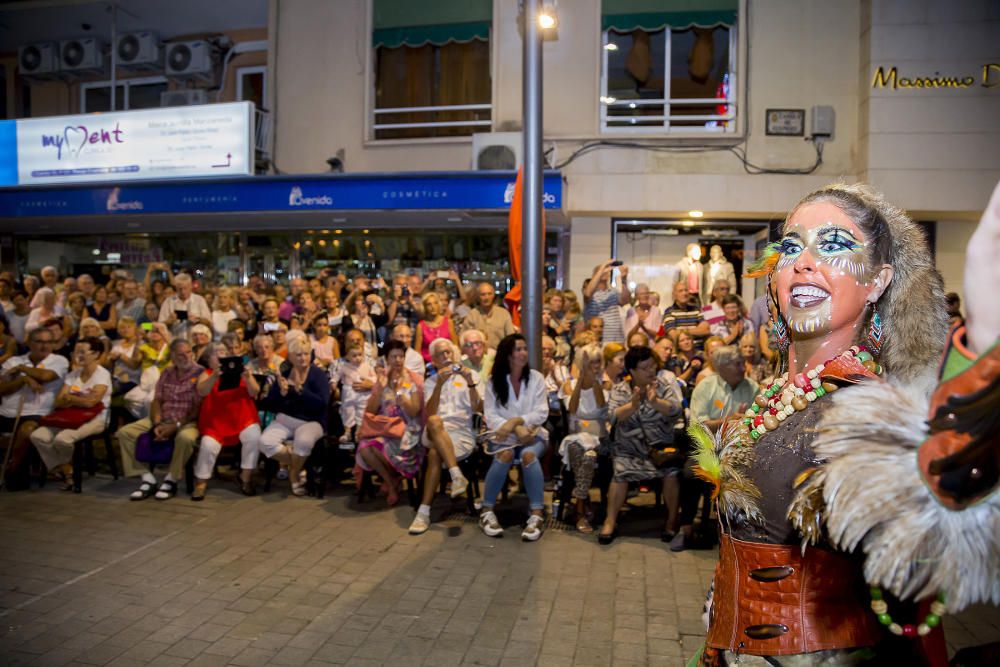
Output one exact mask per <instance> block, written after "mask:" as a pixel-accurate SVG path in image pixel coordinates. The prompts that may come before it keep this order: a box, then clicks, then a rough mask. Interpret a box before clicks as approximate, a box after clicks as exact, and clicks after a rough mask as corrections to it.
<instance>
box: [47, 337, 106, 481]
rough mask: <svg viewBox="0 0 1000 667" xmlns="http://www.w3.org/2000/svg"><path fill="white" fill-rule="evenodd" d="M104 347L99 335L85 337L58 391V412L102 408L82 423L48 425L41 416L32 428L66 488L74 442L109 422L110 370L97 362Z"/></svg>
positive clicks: (74, 354)
mask: <svg viewBox="0 0 1000 667" xmlns="http://www.w3.org/2000/svg"><path fill="white" fill-rule="evenodd" d="M101 349H102V345H101V341H100V340H98V339H96V338H83V339H80V340H79V341H77V343H76V347H75V348H74V349H73V370H72V371H70V372H69V373H68V374H67V375H66V377H65V378H64V379H63V385H62V388H61V389H60V390H59V393H58V394H57V395H56V402H55V407H56V412H55V413H53V414H59V410H60V408H84V409H88V410H93V409H95V408H97V407H98V406H100V411H99V412H98V413H97V414H96V415H94V416H92V417H89V418H87V419H85V421H83V422H82V423H79V425H72V426H71V425H69V424H68V423H67V424H66V425H65V426H64V427H61V428H60V427H56V426H46V425H45V418H44V417H43V418H42V421H41V424H42V425H41V426H39V427H38V428H37V429H35V430H34V431H32V433H31V444H33V445H34V446H35V449H37V450H38V454H39V456H41V458H42V461H43V462H44V463H45V467H46V468H48V469H49V471H50V472H53V473H55V474H56V475H58V476H60V477H61V479H62V480H63V484H64V485H63V487H62V488H63V490H65V491H69V490H70V489H72V488H73V482H72V478H73V465H72V463H71V461H72V460H73V445H74V443H76V442H78V441H80V440H83V439H84V438H87V437H90V436H92V435H97V434H98V433H101V432H102V431H103V430H104V429H105V428H106V427H107V424H108V408H109V406H110V405H111V374H110V373H108V371H107V369H105V368H103V367H102V366H100V365H99V364H98V363H97V359H98V355H99V353H100V350H101Z"/></svg>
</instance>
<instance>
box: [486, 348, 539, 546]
mask: <svg viewBox="0 0 1000 667" xmlns="http://www.w3.org/2000/svg"><path fill="white" fill-rule="evenodd" d="M484 416H485V417H486V427H487V429H489V431H490V442H489V445H488V447H487V453H488V454H492V455H493V463H492V464H491V465H490V469H489V470H488V471H487V473H486V490H485V492H484V495H483V509H482V512H481V513H480V515H479V527H480V528H482V530H483V532H484V533H486V534H487V535H488V536H490V537H501V536H502V535H503V527H502V526H501V525H500V522H499V521H498V520H497V517H496V514H494V513H493V506H494V505H495V504H496V500H497V496H498V495H499V494H500V490H501V489H502V488H503V486H504V484H506V483H507V473H508V472H510V468H511V466H512V465H514V460H515V459H516V458H519V459H520V460H521V474H522V476H523V478H524V487H525V489H526V490H527V492H528V504H529V506H530V508H531V515H530V516H529V517H528V522H527V524H526V525H525V527H524V530H523V531H522V532H521V539H522V540H524V541H526V542H534V541H535V540H537V539H538V538H540V537H541V536H542V519H543V516H542V515H543V512H544V509H545V476H544V475H543V474H542V464H541V462H540V460H539V459H541V457H542V455H543V454H545V449H546V445H547V443H548V440H549V434H548V432H547V431H546V430H545V429H544V428H543V427H542V425H543V424H544V423H545V422H546V420H548V418H549V397H548V390H547V389H546V386H545V376H544V375H542V374H541V373H540V372H539V371H536V370H534V369H532V368H531V366H529V365H528V344H527V342H526V341H525V339H524V336H522V335H521V334H516V333H515V334H510V335H508V336H506V337H505V338H503V339H502V340H501V341H500V344H499V345H497V354H496V359H495V360H494V362H493V368H492V370H491V371H490V381H489V383H487V385H486V396H485V410H484Z"/></svg>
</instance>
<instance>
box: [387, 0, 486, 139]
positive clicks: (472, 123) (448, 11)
mask: <svg viewBox="0 0 1000 667" xmlns="http://www.w3.org/2000/svg"><path fill="white" fill-rule="evenodd" d="M373 9H374V11H373V19H374V20H373V26H374V30H373V33H372V44H373V48H374V63H375V65H374V74H375V81H374V84H375V90H374V97H373V99H374V108H373V109H372V129H373V137H374V138H375V139H410V138H426V137H452V136H465V135H470V134H473V133H475V132H488V131H489V130H490V128H491V126H492V120H491V118H492V103H491V100H492V79H491V74H490V28H491V24H492V17H493V3H492V0H450V1H447V2H437V3H433V4H431V3H417V2H410V1H409V0H374V5H373Z"/></svg>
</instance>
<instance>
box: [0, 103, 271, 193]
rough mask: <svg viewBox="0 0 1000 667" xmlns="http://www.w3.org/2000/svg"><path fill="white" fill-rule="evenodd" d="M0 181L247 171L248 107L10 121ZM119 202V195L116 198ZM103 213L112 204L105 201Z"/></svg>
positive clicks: (2, 139)
mask: <svg viewBox="0 0 1000 667" xmlns="http://www.w3.org/2000/svg"><path fill="white" fill-rule="evenodd" d="M8 122H10V123H12V124H13V125H14V136H13V141H11V140H10V137H9V133H10V128H9V127H7V128H0V160H3V161H4V162H5V163H6V164H8V165H16V169H7V170H0V185H41V184H52V183H87V182H100V181H114V182H122V181H133V180H153V179H157V180H159V179H176V178H192V177H212V176H240V175H249V174H252V173H253V104H252V103H250V102H232V103H227V104H203V105H198V106H190V107H169V108H165V109H147V110H142V111H122V112H118V113H100V114H88V115H83V116H55V117H52V118H26V119H23V120H17V121H8ZM121 201H123V200H121V199H119V202H121ZM108 210H123V209H113V208H112V207H111V204H110V202H109V204H108Z"/></svg>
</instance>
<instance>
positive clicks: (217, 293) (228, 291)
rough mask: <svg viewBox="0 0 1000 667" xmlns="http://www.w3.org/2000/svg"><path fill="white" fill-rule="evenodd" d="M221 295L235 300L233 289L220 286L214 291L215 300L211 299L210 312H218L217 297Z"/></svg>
mask: <svg viewBox="0 0 1000 667" xmlns="http://www.w3.org/2000/svg"><path fill="white" fill-rule="evenodd" d="M223 294H225V295H227V296H228V297H229V299H230V300H235V298H234V294H233V288H232V287H229V286H228V285H220V286H219V289H217V290H216V291H215V298H214V299H212V310H218V308H219V297H221V296H222V295H223Z"/></svg>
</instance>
